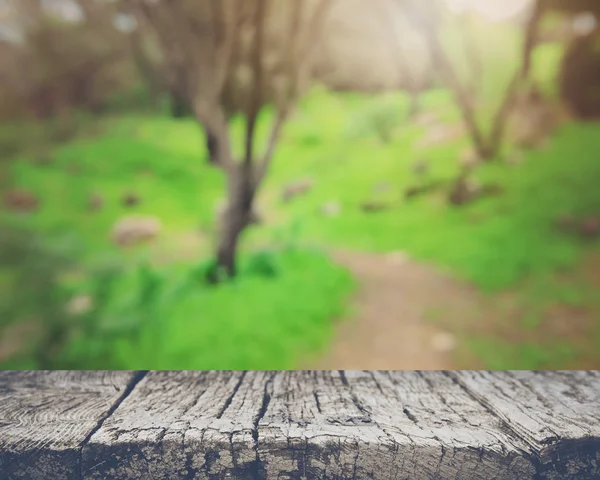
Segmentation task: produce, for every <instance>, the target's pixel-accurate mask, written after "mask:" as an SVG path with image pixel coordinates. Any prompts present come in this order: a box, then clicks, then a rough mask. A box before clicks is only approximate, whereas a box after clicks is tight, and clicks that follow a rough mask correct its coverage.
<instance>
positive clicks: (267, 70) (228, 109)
mask: <svg viewBox="0 0 600 480" xmlns="http://www.w3.org/2000/svg"><path fill="white" fill-rule="evenodd" d="M130 1H131V2H133V4H134V5H135V7H136V12H137V14H138V15H141V16H142V17H143V18H144V19H146V20H147V21H148V23H149V24H150V25H152V27H153V28H154V31H155V33H156V34H157V37H158V38H159V39H160V41H161V44H162V46H163V50H164V52H165V55H169V56H179V57H180V58H181V59H184V62H180V64H185V66H186V69H185V71H186V77H187V79H188V82H187V84H188V86H189V89H190V90H189V91H190V95H191V97H192V101H193V110H194V115H195V118H196V119H197V121H198V122H199V123H200V125H201V126H202V127H203V128H204V129H205V131H206V132H207V133H208V134H209V136H210V137H211V138H212V139H213V141H214V142H215V144H216V145H217V147H218V148H217V152H216V157H217V158H216V159H215V160H216V161H217V162H218V163H219V165H220V166H221V168H222V169H223V171H224V172H225V175H226V177H227V200H226V208H225V209H224V213H223V218H222V219H221V221H220V222H219V224H220V228H219V232H218V239H217V247H216V269H215V271H214V272H213V273H214V275H213V278H212V279H213V280H217V279H218V278H219V276H220V275H221V272H222V273H224V274H225V276H227V277H233V276H235V275H236V254H237V251H238V246H239V240H240V236H241V234H242V233H243V232H244V230H245V229H246V227H248V226H249V225H250V223H251V221H252V211H253V205H254V201H255V198H256V195H257V192H258V190H259V188H260V186H261V184H262V182H263V180H264V178H265V176H266V175H267V173H268V171H269V167H270V164H271V160H272V158H273V154H274V152H275V148H276V145H277V142H278V140H279V138H280V134H281V130H282V127H283V125H284V123H285V121H286V120H287V119H288V117H289V115H290V113H291V112H292V109H293V107H294V105H295V104H296V101H297V99H298V98H299V96H300V95H301V93H302V92H303V91H305V89H306V88H307V86H308V85H309V83H310V80H311V73H312V64H313V62H312V59H313V57H314V55H313V52H314V47H315V44H316V43H317V42H318V38H319V35H320V33H321V31H322V26H323V25H324V19H325V17H326V15H327V13H328V7H329V6H330V4H331V3H332V0H295V1H289V0H243V1H241V0H154V1H152V2H149V1H142V0H130ZM242 73H243V74H244V75H243V76H245V77H246V79H247V81H246V82H245V85H244V86H243V88H242V87H240V85H238V84H236V79H237V78H239V77H240V76H241V75H242ZM240 88H241V90H242V94H241V95H240V94H239V90H240ZM244 93H245V94H244ZM268 105H272V106H274V110H275V115H274V120H273V124H272V126H271V128H270V133H269V135H268V139H267V142H266V148H265V150H264V151H263V152H261V153H259V152H257V148H256V136H257V123H258V120H259V117H260V116H261V113H262V112H263V110H264V109H265V107H267V106H268ZM232 112H239V113H242V114H243V116H244V118H245V123H246V127H245V138H244V146H243V147H244V148H243V152H244V153H243V155H242V158H241V159H237V158H234V154H233V146H232V140H231V136H230V131H229V125H228V118H229V117H230V115H231V114H232Z"/></svg>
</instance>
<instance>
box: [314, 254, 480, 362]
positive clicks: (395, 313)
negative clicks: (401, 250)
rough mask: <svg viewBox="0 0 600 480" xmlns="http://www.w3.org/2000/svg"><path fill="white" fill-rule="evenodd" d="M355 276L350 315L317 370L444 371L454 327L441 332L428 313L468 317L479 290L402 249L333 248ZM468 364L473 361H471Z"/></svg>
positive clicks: (454, 346) (456, 340) (455, 343)
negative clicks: (379, 251)
mask: <svg viewBox="0 0 600 480" xmlns="http://www.w3.org/2000/svg"><path fill="white" fill-rule="evenodd" d="M334 259H335V260H336V261H337V262H339V263H340V264H342V265H345V266H346V267H347V268H349V269H350V271H351V272H352V273H353V274H354V276H355V277H356V278H357V279H358V281H359V289H358V292H357V294H356V296H355V298H354V311H355V313H354V315H353V316H352V318H351V319H349V320H346V321H344V322H340V323H339V324H338V326H337V332H336V336H335V340H334V342H333V345H332V346H331V347H330V350H329V353H328V355H327V356H326V358H324V359H322V360H321V362H320V365H319V366H318V368H321V369H374V370H377V369H379V370H386V369H388V370H404V369H406V370H413V369H414V370H417V369H418V370H432V369H436V370H438V369H439V370H449V369H454V368H456V362H455V359H454V352H455V351H456V349H457V347H458V345H459V344H460V341H461V340H460V337H461V335H460V332H459V331H444V330H442V329H441V328H440V327H436V326H435V322H433V321H431V317H433V316H434V315H436V314H442V315H444V316H448V315H450V316H451V317H452V318H455V319H457V322H456V323H457V325H456V327H457V329H456V330H458V329H459V328H460V324H461V323H462V322H461V320H460V319H461V318H462V319H466V318H467V317H470V318H473V315H474V309H475V308H476V307H475V306H476V305H478V295H477V293H476V292H475V291H474V289H472V288H470V287H468V286H466V285H461V284H460V283H459V282H457V281H456V280H454V279H452V278H450V277H449V276H444V275H442V274H441V273H440V272H439V271H438V270H436V269H434V268H432V267H429V266H427V265H421V264H419V263H416V262H413V261H410V260H408V259H406V258H404V257H403V256H402V255H401V254H391V255H390V254H388V255H375V254H366V253H356V252H336V253H335V254H334ZM473 368H477V366H475V365H473Z"/></svg>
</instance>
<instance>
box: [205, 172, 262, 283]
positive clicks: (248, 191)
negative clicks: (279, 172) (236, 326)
mask: <svg viewBox="0 0 600 480" xmlns="http://www.w3.org/2000/svg"><path fill="white" fill-rule="evenodd" d="M249 167H250V166H245V165H242V166H239V167H237V168H236V170H235V173H234V174H230V178H229V192H228V203H227V208H226V209H225V211H224V213H223V217H222V218H221V221H220V229H219V237H218V243H217V255H216V271H214V272H211V274H210V275H211V277H212V278H210V280H211V281H212V282H218V281H219V280H220V278H219V275H220V274H224V275H225V276H226V277H228V278H233V277H235V276H236V274H237V268H236V267H237V262H236V256H237V249H238V245H239V239H240V236H241V234H242V233H243V231H244V230H245V229H246V227H248V226H249V225H250V224H251V223H252V212H253V203H254V197H255V193H256V187H255V185H254V177H253V175H252V170H251V169H250V168H249Z"/></svg>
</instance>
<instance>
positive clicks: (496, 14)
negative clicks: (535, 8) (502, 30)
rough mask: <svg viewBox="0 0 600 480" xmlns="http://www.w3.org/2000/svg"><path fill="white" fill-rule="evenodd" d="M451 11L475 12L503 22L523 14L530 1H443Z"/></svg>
mask: <svg viewBox="0 0 600 480" xmlns="http://www.w3.org/2000/svg"><path fill="white" fill-rule="evenodd" d="M445 2H446V3H447V4H448V7H449V8H450V10H451V11H453V12H456V13H461V12H464V11H465V10H471V11H475V12H477V13H480V14H481V15H483V16H485V17H486V18H488V19H489V20H492V21H503V20H508V19H510V18H513V17H515V16H517V15H520V14H521V13H523V12H524V11H525V10H526V9H527V8H529V7H530V6H531V4H532V2H531V0H445Z"/></svg>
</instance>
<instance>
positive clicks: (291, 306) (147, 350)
mask: <svg viewBox="0 0 600 480" xmlns="http://www.w3.org/2000/svg"><path fill="white" fill-rule="evenodd" d="M206 268H207V264H206V263H202V264H200V265H198V266H196V267H192V268H189V267H185V268H182V267H179V268H176V267H168V268H164V269H158V268H153V267H150V266H148V265H142V266H138V267H135V268H131V269H127V270H124V271H120V272H119V271H117V270H114V269H106V270H105V271H104V272H102V273H100V272H96V274H95V276H94V277H93V278H90V279H89V281H88V282H84V283H82V284H80V286H79V288H78V292H77V294H78V295H89V296H90V297H92V298H94V303H95V305H96V306H95V307H94V308H93V309H92V310H91V311H90V312H88V313H86V314H85V315H82V316H81V317H80V323H79V325H78V327H77V329H76V330H75V331H74V332H73V334H72V336H71V339H70V342H69V343H68V345H67V347H66V349H65V350H64V351H63V352H62V353H61V355H60V357H59V358H57V360H56V363H57V364H59V365H60V367H61V368H77V369H80V368H92V369H93V368H114V369H121V368H123V369H130V368H133V369H135V368H145V369H146V368H152V369H190V368H191V369H211V368H219V369H261V368H294V367H295V366H296V362H297V361H298V358H299V357H300V356H302V355H306V354H309V353H310V352H314V351H316V350H318V349H320V348H321V347H323V346H324V345H325V344H326V342H327V340H328V338H329V336H330V333H331V330H332V323H331V322H332V319H335V318H336V317H337V316H339V315H341V314H342V313H343V307H342V305H343V303H344V300H345V298H346V296H347V294H348V293H349V291H350V290H351V288H352V285H353V282H352V280H351V278H350V276H349V274H348V273H347V272H346V271H345V270H343V269H342V268H340V267H338V266H336V265H333V264H331V263H330V261H329V260H328V259H327V257H326V256H324V255H323V254H321V253H319V252H307V251H297V250H292V249H288V250H286V251H282V252H261V253H259V254H256V255H252V256H249V257H248V258H245V259H243V261H242V265H241V273H240V276H239V278H237V279H236V280H235V281H233V282H231V283H227V284H223V285H219V286H216V287H213V286H209V285H207V284H206V282H204V281H203V279H204V278H205V276H204V272H205V271H206Z"/></svg>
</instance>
